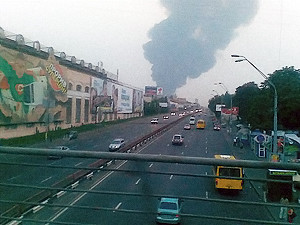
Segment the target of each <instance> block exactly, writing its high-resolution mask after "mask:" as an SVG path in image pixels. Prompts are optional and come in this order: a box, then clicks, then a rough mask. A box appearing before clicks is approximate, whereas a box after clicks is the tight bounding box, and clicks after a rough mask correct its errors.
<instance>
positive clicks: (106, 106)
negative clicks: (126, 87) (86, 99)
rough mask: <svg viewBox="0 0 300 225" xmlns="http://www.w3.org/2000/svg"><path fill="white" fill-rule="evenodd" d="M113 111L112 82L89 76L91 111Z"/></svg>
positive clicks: (93, 112)
mask: <svg viewBox="0 0 300 225" xmlns="http://www.w3.org/2000/svg"><path fill="white" fill-rule="evenodd" d="M99 110H101V112H113V98H112V83H111V82H109V81H107V80H104V79H100V78H96V77H91V113H92V114H95V113H96V112H98V111H99Z"/></svg>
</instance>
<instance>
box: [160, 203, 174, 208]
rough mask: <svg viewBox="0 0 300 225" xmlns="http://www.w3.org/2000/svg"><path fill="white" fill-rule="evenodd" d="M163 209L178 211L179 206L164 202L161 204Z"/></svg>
mask: <svg viewBox="0 0 300 225" xmlns="http://www.w3.org/2000/svg"><path fill="white" fill-rule="evenodd" d="M160 208H161V209H171V210H177V204H176V203H173V202H162V203H160Z"/></svg>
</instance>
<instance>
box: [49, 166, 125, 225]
mask: <svg viewBox="0 0 300 225" xmlns="http://www.w3.org/2000/svg"><path fill="white" fill-rule="evenodd" d="M127 162H128V160H125V161H124V162H122V163H121V164H120V165H118V166H117V167H116V169H119V168H120V167H122V166H123V165H124V164H125V163H127ZM114 172H115V171H111V172H109V173H107V174H106V175H105V176H103V177H102V179H100V180H99V181H98V182H96V183H95V184H94V185H93V186H92V187H90V188H89V189H88V190H89V191H91V190H93V189H94V188H95V187H97V186H98V185H99V184H100V183H102V182H103V181H104V180H105V179H106V178H108V177H109V176H110V175H112V174H113V173H114ZM87 194H88V193H87V192H85V193H83V194H81V195H80V196H78V197H77V198H76V199H74V201H73V202H71V203H70V206H73V205H75V204H76V203H77V202H78V201H79V200H80V199H82V198H83V197H84V196H85V195H87ZM68 209H69V208H64V209H62V210H61V211H60V212H58V213H57V214H56V215H55V216H54V217H52V219H50V221H54V220H56V219H57V218H58V217H60V216H61V215H62V214H63V213H64V212H66V211H67V210H68ZM47 225H49V223H47Z"/></svg>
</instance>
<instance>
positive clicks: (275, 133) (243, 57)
mask: <svg viewBox="0 0 300 225" xmlns="http://www.w3.org/2000/svg"><path fill="white" fill-rule="evenodd" d="M231 57H236V58H240V59H237V60H235V62H242V61H247V62H248V63H249V64H250V65H251V66H253V67H254V68H255V69H256V70H257V71H258V72H259V73H260V75H262V76H263V77H264V78H265V79H266V80H267V82H268V83H269V85H270V86H271V87H272V88H273V89H274V122H273V126H274V128H273V129H274V139H273V152H274V153H278V152H277V90H276V87H275V85H274V84H273V83H272V82H271V81H270V80H269V79H268V77H267V76H266V75H265V74H264V73H263V72H262V71H261V70H260V69H258V68H257V67H256V66H255V65H254V64H253V63H252V62H250V61H249V60H248V59H247V58H246V57H245V56H242V55H231Z"/></svg>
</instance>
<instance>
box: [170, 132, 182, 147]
mask: <svg viewBox="0 0 300 225" xmlns="http://www.w3.org/2000/svg"><path fill="white" fill-rule="evenodd" d="M183 142H184V137H183V136H182V135H181V134H175V135H174V136H173V138H172V144H173V145H182V144H183Z"/></svg>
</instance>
